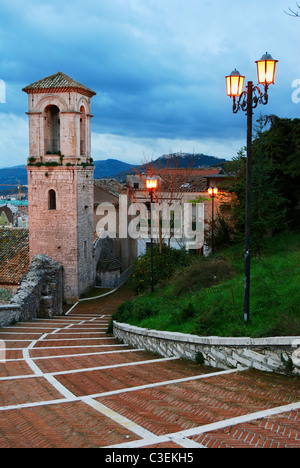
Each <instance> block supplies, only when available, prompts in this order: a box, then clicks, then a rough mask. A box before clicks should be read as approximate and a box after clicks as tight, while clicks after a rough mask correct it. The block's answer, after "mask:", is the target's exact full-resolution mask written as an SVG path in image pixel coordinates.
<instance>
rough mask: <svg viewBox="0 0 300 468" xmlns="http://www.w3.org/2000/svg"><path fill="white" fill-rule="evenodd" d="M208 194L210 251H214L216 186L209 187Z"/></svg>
mask: <svg viewBox="0 0 300 468" xmlns="http://www.w3.org/2000/svg"><path fill="white" fill-rule="evenodd" d="M208 195H209V196H210V197H211V253H212V254H213V253H214V224H215V221H214V198H215V196H216V195H218V189H217V187H209V189H208Z"/></svg>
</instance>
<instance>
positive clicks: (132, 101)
mask: <svg viewBox="0 0 300 468" xmlns="http://www.w3.org/2000/svg"><path fill="white" fill-rule="evenodd" d="M289 8H291V9H296V8H297V5H296V1H295V0H264V1H261V0H251V2H241V1H240V0H64V1H62V0H51V1H49V0H43V1H40V0H26V1H25V0H22V1H21V0H0V167H6V166H14V165H18V164H25V163H26V158H27V156H28V120H27V116H26V114H25V112H26V111H27V95H26V94H25V93H24V92H22V88H23V87H24V86H26V85H28V84H30V83H33V82H35V81H37V80H39V79H42V78H45V77H46V76H49V75H52V74H54V73H56V72H57V71H62V72H63V73H65V74H67V75H69V76H70V77H72V78H73V79H75V80H77V81H79V82H81V83H82V84H84V85H86V86H88V87H89V88H91V89H92V90H93V91H95V92H96V93H97V95H96V96H94V97H93V99H92V113H93V115H94V118H93V120H92V153H93V154H92V156H93V158H94V159H95V160H104V159H108V158H116V159H120V160H122V161H126V162H129V163H133V164H140V163H141V162H143V161H144V160H145V159H146V160H150V159H152V158H153V159H155V158H157V157H158V156H161V155H162V154H166V153H169V152H177V151H182V152H190V153H193V152H195V153H204V154H209V155H212V156H217V157H221V158H226V159H231V158H232V157H233V156H235V155H236V153H237V151H238V150H239V149H240V148H241V147H242V146H243V145H244V144H245V137H246V117H245V115H244V113H242V112H239V113H238V114H237V115H234V114H233V113H232V103H231V101H230V99H229V98H228V97H227V96H226V93H225V75H227V74H230V73H231V72H232V70H233V69H234V68H237V69H238V70H239V71H240V73H241V74H243V75H245V76H246V80H252V81H254V82H255V84H256V76H257V75H256V66H255V63H254V62H255V60H258V59H260V58H261V56H262V55H263V54H264V53H265V52H266V51H268V52H269V53H271V54H272V56H273V58H275V59H277V60H279V63H278V69H277V77H276V85H275V86H272V87H271V88H270V93H269V94H270V99H269V104H268V105H267V106H266V107H265V106H259V107H258V108H257V109H256V111H255V116H258V115H259V114H260V113H263V114H276V115H278V116H279V117H283V118H296V117H298V118H299V117H300V112H299V111H300V103H299V102H297V101H298V100H299V99H295V95H296V96H300V91H299V93H298V94H297V92H298V91H297V87H298V88H300V66H299V63H300V48H299V46H300V36H299V32H300V18H293V17H290V16H288V15H287V14H285V11H288V9H289ZM254 118H255V117H254Z"/></svg>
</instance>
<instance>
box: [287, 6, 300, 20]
mask: <svg viewBox="0 0 300 468" xmlns="http://www.w3.org/2000/svg"><path fill="white" fill-rule="evenodd" d="M296 5H297V8H298V10H299V11H297V10H292V9H291V8H289V11H285V13H286V14H287V15H289V16H293V17H294V18H300V5H299V3H296Z"/></svg>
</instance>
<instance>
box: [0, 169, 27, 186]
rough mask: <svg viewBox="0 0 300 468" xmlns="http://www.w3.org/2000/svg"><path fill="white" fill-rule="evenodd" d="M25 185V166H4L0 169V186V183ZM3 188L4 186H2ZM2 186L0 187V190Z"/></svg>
mask: <svg viewBox="0 0 300 468" xmlns="http://www.w3.org/2000/svg"><path fill="white" fill-rule="evenodd" d="M19 181H20V183H21V185H27V171H26V169H25V166H13V167H4V168H2V169H0V186H1V184H12V185H18V183H19ZM3 188H4V187H3ZM1 189H2V187H0V190H1Z"/></svg>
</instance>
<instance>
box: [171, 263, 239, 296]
mask: <svg viewBox="0 0 300 468" xmlns="http://www.w3.org/2000/svg"><path fill="white" fill-rule="evenodd" d="M232 276H233V269H232V267H231V265H230V264H229V263H228V262H227V261H226V260H223V259H221V258H212V259H210V258H208V259H205V258H201V259H197V261H194V262H193V263H192V264H191V265H190V266H189V267H188V268H186V269H185V270H184V271H182V272H180V274H178V275H177V276H176V277H175V278H174V294H176V295H180V294H184V293H188V292H192V291H196V290H199V289H201V288H203V287H204V288H209V287H211V286H214V285H216V284H218V283H220V282H221V281H224V280H226V279H229V278H231V277H232Z"/></svg>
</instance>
